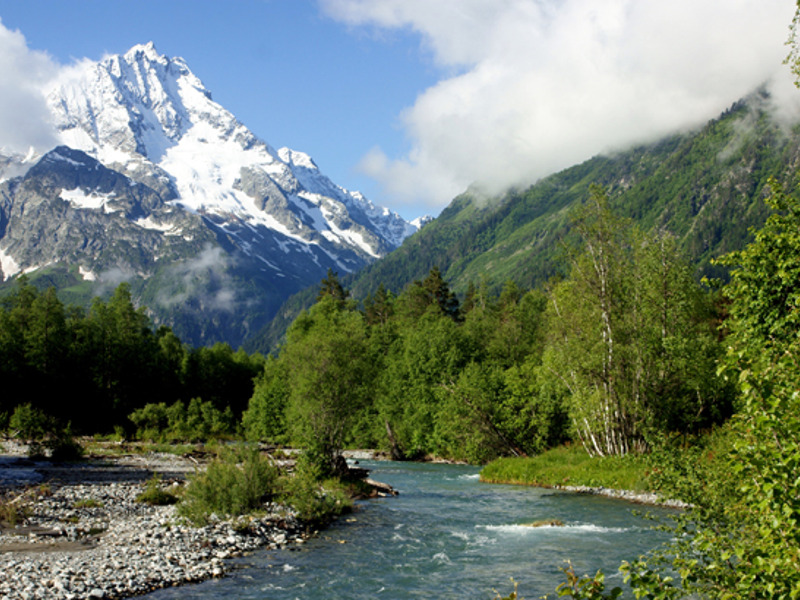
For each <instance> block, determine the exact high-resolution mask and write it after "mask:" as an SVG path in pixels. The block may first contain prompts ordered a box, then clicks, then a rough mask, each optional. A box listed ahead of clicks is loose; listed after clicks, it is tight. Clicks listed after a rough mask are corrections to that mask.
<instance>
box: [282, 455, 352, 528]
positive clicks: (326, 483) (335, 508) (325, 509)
mask: <svg viewBox="0 0 800 600" xmlns="http://www.w3.org/2000/svg"><path fill="white" fill-rule="evenodd" d="M319 474H320V471H319V465H318V464H317V462H316V461H315V460H314V459H313V458H311V457H307V456H306V455H305V454H303V455H302V456H301V457H300V459H299V460H298V461H297V467H296V469H295V472H294V474H293V475H292V476H291V477H286V478H285V479H284V480H283V500H284V502H286V503H287V504H289V505H290V506H292V507H293V508H294V509H295V510H296V511H297V516H298V518H299V519H300V520H302V521H305V522H307V523H309V524H315V525H318V524H323V523H326V522H328V521H330V520H331V519H333V518H335V517H337V516H339V515H341V514H343V513H345V512H348V511H350V510H351V509H352V506H353V504H352V501H351V499H350V495H349V494H348V492H347V489H346V487H345V486H344V484H343V483H342V482H341V481H339V480H338V479H325V480H323V481H320V478H319Z"/></svg>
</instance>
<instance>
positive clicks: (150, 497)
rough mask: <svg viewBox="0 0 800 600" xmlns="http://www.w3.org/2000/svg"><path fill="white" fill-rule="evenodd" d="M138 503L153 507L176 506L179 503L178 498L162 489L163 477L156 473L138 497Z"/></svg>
mask: <svg viewBox="0 0 800 600" xmlns="http://www.w3.org/2000/svg"><path fill="white" fill-rule="evenodd" d="M136 501H137V502H144V503H145V504H150V505H151V506H164V505H167V504H175V503H176V502H178V497H177V496H175V495H174V494H171V493H169V492H168V491H166V490H165V489H163V488H162V487H161V476H160V475H159V474H158V473H154V474H153V476H152V477H151V478H150V479H149V480H148V482H147V487H146V488H145V490H144V491H143V492H142V493H141V494H139V495H138V496H136Z"/></svg>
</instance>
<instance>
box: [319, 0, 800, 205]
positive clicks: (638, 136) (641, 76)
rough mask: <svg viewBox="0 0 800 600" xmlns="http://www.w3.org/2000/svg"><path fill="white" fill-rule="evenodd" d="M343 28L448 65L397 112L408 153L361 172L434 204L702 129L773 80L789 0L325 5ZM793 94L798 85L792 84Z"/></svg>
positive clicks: (781, 71)
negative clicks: (412, 36)
mask: <svg viewBox="0 0 800 600" xmlns="http://www.w3.org/2000/svg"><path fill="white" fill-rule="evenodd" d="M321 5H322V7H323V9H324V11H325V12H326V13H327V14H328V15H329V16H331V17H333V18H335V19H338V20H340V21H341V22H344V23H346V24H348V25H350V26H369V27H377V28H379V29H395V28H404V29H411V30H413V31H415V32H417V33H418V34H419V35H420V37H421V40H422V45H423V47H424V48H425V49H426V50H427V51H429V52H430V53H431V56H432V58H433V60H434V61H435V63H436V64H437V65H438V66H440V67H441V68H442V69H443V71H442V72H443V73H444V74H445V75H443V78H442V79H441V80H440V81H439V82H438V83H437V84H436V85H435V86H433V87H431V88H429V89H427V90H425V91H423V92H422V93H421V94H420V95H419V96H418V98H417V100H416V102H415V104H414V105H413V106H411V107H409V108H408V109H407V110H406V111H405V112H404V114H403V115H401V121H402V124H403V126H404V128H405V130H406V133H407V135H408V137H409V139H410V140H411V143H412V150H411V151H410V152H409V154H408V155H407V156H404V157H399V158H397V157H388V156H386V155H385V153H384V152H383V151H382V150H381V149H380V148H374V149H373V150H372V151H371V152H370V153H369V154H368V155H367V156H366V157H364V159H363V161H362V163H361V167H362V169H363V170H364V171H365V172H366V173H368V174H369V175H371V176H373V177H374V178H376V179H378V180H379V181H380V182H381V183H382V184H383V185H384V187H385V190H386V192H387V193H389V194H391V195H392V196H394V197H395V198H396V199H397V200H400V201H402V200H406V201H408V202H412V201H413V202H419V201H420V200H424V201H426V202H427V203H428V204H429V205H430V206H435V207H441V206H443V205H444V204H446V203H447V202H449V201H450V200H451V199H452V197H453V196H454V195H456V194H458V193H459V192H461V191H463V190H464V189H465V188H466V187H467V186H468V185H470V184H472V183H476V182H477V183H480V184H482V185H483V186H484V187H485V188H486V189H487V190H488V191H490V192H497V191H501V190H502V189H503V188H505V187H507V186H509V185H519V184H527V183H532V182H533V181H535V180H537V179H538V178H540V177H542V176H545V175H547V174H549V173H552V172H554V171H556V170H559V169H562V168H565V167H568V166H570V165H572V164H575V163H577V162H580V161H582V160H585V159H587V158H590V157H591V156H593V155H595V154H598V153H601V152H604V151H607V150H613V149H619V148H622V147H625V146H628V145H631V144H634V143H638V142H644V141H648V140H651V139H654V138H656V137H657V136H661V135H665V134H667V133H670V132H673V131H675V130H679V129H683V128H686V127H691V126H694V125H697V124H700V123H702V122H704V121H706V120H708V119H710V118H713V117H714V116H716V115H718V114H719V113H720V112H722V111H723V110H724V109H725V108H727V107H729V106H730V105H731V104H732V103H733V102H734V101H736V100H738V99H739V98H741V97H743V96H745V95H746V94H748V93H750V92H752V91H753V90H754V89H755V88H757V87H758V86H759V85H761V84H762V83H765V82H766V81H767V80H769V79H770V78H772V77H775V76H777V77H779V78H782V79H783V81H782V85H783V87H782V88H781V89H782V90H783V92H782V93H780V94H776V97H778V98H781V99H788V100H789V101H790V102H791V103H794V104H796V103H797V96H796V95H793V94H791V93H786V91H785V90H786V89H787V87H788V86H787V85H786V81H785V80H787V79H788V78H789V73H788V68H787V67H785V66H783V65H782V60H783V57H784V56H785V54H786V47H785V45H784V42H785V40H786V38H787V37H788V32H789V30H788V27H789V24H790V23H791V19H792V15H793V11H794V8H795V6H794V3H793V2H789V1H787V0H726V1H725V2H720V1H719V0H673V1H672V2H660V1H655V0H605V1H604V2H602V3H600V2H596V1H595V0H437V1H436V2H430V0H321ZM797 95H800V92H797Z"/></svg>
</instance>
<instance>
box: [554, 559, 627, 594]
mask: <svg viewBox="0 0 800 600" xmlns="http://www.w3.org/2000/svg"><path fill="white" fill-rule="evenodd" d="M561 570H562V571H563V573H564V575H565V576H566V579H567V580H566V581H565V582H564V583H562V584H560V585H559V586H558V588H556V592H557V593H558V597H559V598H576V599H580V600H607V599H608V600H613V599H615V598H619V597H620V596H622V588H620V587H615V588H613V589H612V590H611V591H610V592H608V593H606V583H605V575H604V574H603V573H602V572H600V571H598V572H597V573H596V574H595V575H594V577H589V576H588V575H583V576H578V575H577V574H576V573H575V570H574V569H573V568H572V565H569V566H567V567H566V568H564V569H561Z"/></svg>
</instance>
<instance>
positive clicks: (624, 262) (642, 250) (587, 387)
mask: <svg viewBox="0 0 800 600" xmlns="http://www.w3.org/2000/svg"><path fill="white" fill-rule="evenodd" d="M574 224H575V228H576V230H577V231H578V232H579V233H580V234H581V237H582V238H583V241H584V250H583V252H581V253H580V254H578V255H577V256H575V257H574V258H573V261H572V262H573V268H572V273H571V275H570V277H569V278H568V279H566V280H564V281H563V282H561V283H559V284H557V285H556V286H555V287H554V288H553V289H552V291H551V293H550V300H551V304H550V308H549V312H548V316H549V318H548V322H549V324H550V332H549V342H550V343H549V344H548V346H547V349H546V351H545V359H544V363H545V366H546V368H547V369H548V370H549V372H550V374H551V377H558V378H559V379H560V380H561V382H562V384H563V386H564V387H565V388H567V390H568V391H569V398H570V407H569V411H570V417H571V420H572V423H573V428H574V432H575V434H576V435H577V436H578V438H579V439H580V440H581V442H582V443H583V445H584V446H585V447H586V448H587V450H588V451H590V452H592V453H596V454H598V455H601V456H602V455H608V454H626V453H628V452H631V451H639V452H641V451H644V450H646V449H647V438H648V437H649V436H652V435H660V434H661V433H663V432H665V431H667V432H668V431H682V432H686V431H697V430H698V429H699V428H701V427H703V426H708V425H709V424H712V423H713V422H714V421H715V420H720V419H721V418H724V417H726V416H728V411H727V406H728V405H729V397H730V393H729V390H727V389H726V388H725V386H724V385H723V384H722V383H721V382H720V381H719V380H718V379H717V377H716V373H715V359H716V356H717V354H718V352H719V345H718V343H717V340H716V336H715V335H714V332H713V331H712V329H711V326H710V325H711V320H710V318H709V314H710V306H709V302H708V296H707V295H706V294H705V293H704V292H703V291H702V290H701V289H700V288H699V286H698V285H697V284H696V283H694V281H693V279H692V277H691V273H690V271H689V269H688V267H687V265H686V264H685V263H684V262H683V260H682V259H681V257H680V255H679V254H678V252H677V247H676V245H675V242H674V239H673V238H672V237H671V236H669V235H667V234H664V233H657V234H653V235H643V234H641V233H640V232H639V231H638V230H637V229H636V228H634V227H633V226H632V225H631V223H630V222H629V221H626V220H621V219H619V218H618V217H616V216H615V215H614V214H613V213H612V212H611V211H610V209H609V207H608V198H607V196H606V195H605V193H604V192H603V190H601V189H600V188H597V187H595V188H593V189H592V195H591V197H590V199H589V201H588V202H587V204H586V206H585V207H583V208H582V209H581V210H580V211H577V212H576V213H575V216H574Z"/></svg>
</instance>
